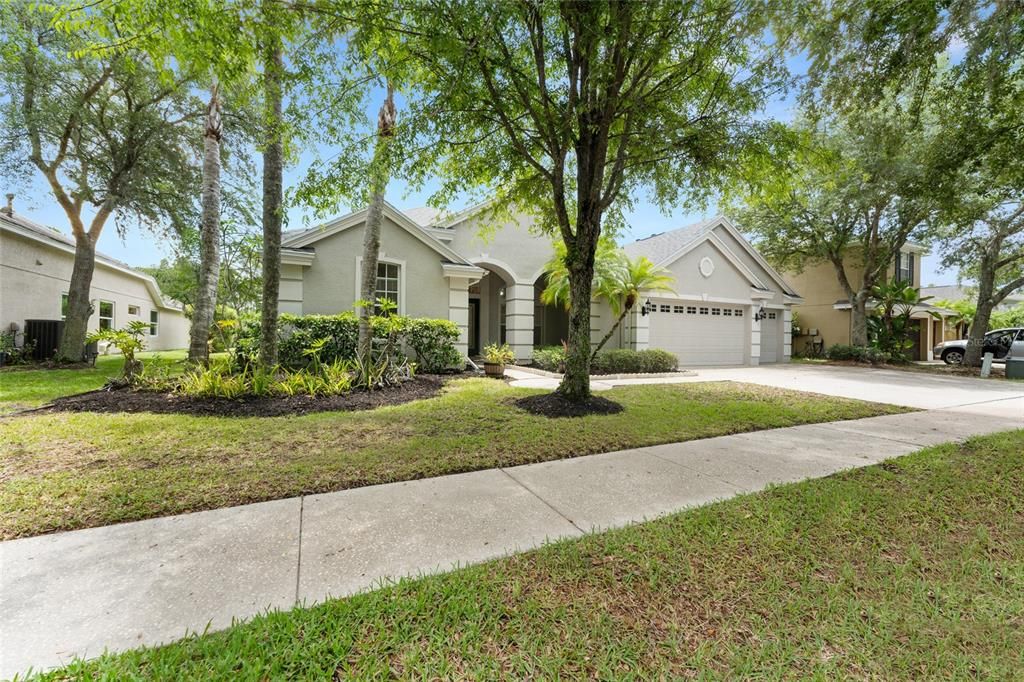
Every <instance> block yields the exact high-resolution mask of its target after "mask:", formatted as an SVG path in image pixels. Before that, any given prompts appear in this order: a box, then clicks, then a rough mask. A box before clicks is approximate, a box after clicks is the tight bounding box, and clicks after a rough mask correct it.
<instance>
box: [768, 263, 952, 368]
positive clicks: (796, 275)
mask: <svg viewBox="0 0 1024 682" xmlns="http://www.w3.org/2000/svg"><path fill="white" fill-rule="evenodd" d="M927 251H928V250H927V248H926V247H925V246H923V245H921V244H912V243H908V244H906V245H904V246H903V248H902V249H901V250H900V252H899V253H898V254H896V256H895V257H894V258H893V263H892V264H891V266H890V267H889V270H888V272H886V273H885V276H884V278H883V281H889V280H890V278H891V279H892V280H895V281H897V282H905V283H907V284H909V285H911V286H914V287H920V283H921V257H922V256H923V255H924V254H926V253H927ZM843 267H844V269H845V270H846V274H847V277H849V278H850V281H851V282H860V281H861V280H862V278H863V275H864V265H863V261H862V259H861V258H860V257H859V251H858V250H857V249H856V248H850V249H849V250H848V251H847V253H845V254H844V257H843ZM786 279H787V280H788V281H790V282H793V285H794V286H796V287H798V288H799V289H800V291H802V292H804V300H803V301H802V302H801V303H800V305H797V306H796V307H795V308H794V310H795V312H796V314H797V320H798V326H799V328H800V333H799V334H798V335H797V336H796V337H795V338H794V344H795V345H796V348H797V352H798V353H811V352H812V351H813V350H814V349H815V348H817V349H819V350H820V349H822V348H829V347H831V346H834V345H836V344H849V343H850V338H851V329H852V324H853V316H852V315H851V314H850V310H851V307H852V306H851V304H850V301H849V299H848V297H847V295H846V292H845V291H844V290H843V288H842V286H841V285H840V284H839V279H838V278H837V276H836V271H835V268H834V267H833V266H832V264H831V263H827V262H825V263H814V264H811V265H808V266H807V267H805V268H804V269H803V270H801V271H799V272H787V273H786ZM921 293H922V294H924V290H921ZM872 307H873V304H869V306H868V308H869V309H870V308H872ZM910 317H911V328H912V337H911V341H912V342H913V344H914V345H913V347H912V348H911V349H910V353H909V354H910V358H911V359H912V360H932V359H934V358H933V357H932V348H933V347H934V346H935V344H936V343H938V342H939V341H942V340H944V339H945V338H946V336H947V334H946V331H947V329H950V328H952V327H953V326H954V325H955V322H954V318H956V317H957V314H956V313H955V312H954V311H952V310H945V309H943V308H939V307H937V306H934V305H931V304H930V303H928V302H927V301H926V302H925V303H922V304H921V305H917V306H914V308H913V309H912V310H911V314H910Z"/></svg>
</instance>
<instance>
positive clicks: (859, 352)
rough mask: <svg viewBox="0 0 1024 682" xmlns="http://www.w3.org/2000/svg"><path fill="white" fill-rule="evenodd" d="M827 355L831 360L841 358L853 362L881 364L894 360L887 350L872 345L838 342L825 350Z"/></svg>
mask: <svg viewBox="0 0 1024 682" xmlns="http://www.w3.org/2000/svg"><path fill="white" fill-rule="evenodd" d="M825 357H826V358H828V359H829V360H841V361H852V362H863V363H866V364H871V365H880V364H885V363H888V362H892V356H891V355H890V354H889V353H886V352H885V351H881V350H879V349H877V348H873V347H870V346H848V345H846V344H841V343H837V344H836V345H834V346H830V347H829V349H828V350H827V351H825Z"/></svg>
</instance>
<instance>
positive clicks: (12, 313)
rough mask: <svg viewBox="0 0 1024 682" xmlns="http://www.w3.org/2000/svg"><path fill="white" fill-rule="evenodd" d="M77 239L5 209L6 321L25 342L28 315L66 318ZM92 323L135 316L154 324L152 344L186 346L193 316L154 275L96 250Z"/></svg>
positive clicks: (0, 252)
mask: <svg viewBox="0 0 1024 682" xmlns="http://www.w3.org/2000/svg"><path fill="white" fill-rule="evenodd" d="M74 257H75V243H74V241H73V240H72V239H71V238H70V237H67V236H65V235H64V234H62V233H60V232H58V231H57V230H55V229H53V228H51V227H47V226H45V225H40V224H39V223H37V222H34V221H32V220H29V219H28V218H25V217H24V216H21V215H18V214H16V213H15V212H14V211H13V209H12V208H11V206H10V204H8V206H7V207H5V208H2V209H0V325H3V327H2V330H3V331H10V330H13V331H15V334H16V342H17V343H18V345H21V344H22V343H23V342H24V333H25V328H26V321H27V320H55V321H56V320H63V318H64V313H65V312H66V305H67V295H68V285H69V284H70V282H71V270H72V268H73V267H74ZM89 297H90V300H91V301H92V304H93V314H92V317H91V318H90V319H89V329H90V330H96V329H101V328H108V327H109V328H114V329H119V328H121V327H123V326H124V325H126V324H128V322H130V321H132V320H142V321H143V322H146V323H148V324H149V333H148V335H147V336H146V339H145V342H146V349H147V350H170V349H176V348H186V347H188V342H189V321H188V318H187V317H185V314H184V312H183V311H182V306H181V304H180V303H178V302H177V301H173V300H171V299H169V298H167V297H166V296H164V295H163V294H162V293H161V292H160V287H159V286H158V285H157V283H156V280H154V279H153V278H152V277H150V276H149V275H147V274H145V273H143V272H139V271H138V270H135V269H133V268H131V267H130V266H128V265H126V264H124V263H122V262H120V261H118V260H115V259H113V258H111V257H110V256H106V255H104V254H102V253H98V252H97V254H96V270H95V272H94V274H93V279H92V289H91V290H90V292H89Z"/></svg>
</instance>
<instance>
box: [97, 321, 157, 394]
mask: <svg viewBox="0 0 1024 682" xmlns="http://www.w3.org/2000/svg"><path fill="white" fill-rule="evenodd" d="M147 332H149V324H148V323H146V322H143V321H142V320H134V321H132V322H129V323H128V324H127V325H125V326H124V327H122V328H121V329H98V330H96V331H94V332H91V333H89V334H87V335H86V337H85V340H86V342H87V343H95V342H97V341H106V342H107V343H109V344H110V345H111V346H113V347H114V348H117V349H118V350H119V351H121V355H122V356H123V357H124V366H123V367H122V368H121V379H122V381H124V382H125V383H127V384H131V383H133V382H134V381H135V378H136V376H137V375H138V374H139V372H141V371H142V362H141V361H139V360H136V359H135V353H136V351H140V350H142V349H143V348H145V347H146V342H145V335H146V333H147Z"/></svg>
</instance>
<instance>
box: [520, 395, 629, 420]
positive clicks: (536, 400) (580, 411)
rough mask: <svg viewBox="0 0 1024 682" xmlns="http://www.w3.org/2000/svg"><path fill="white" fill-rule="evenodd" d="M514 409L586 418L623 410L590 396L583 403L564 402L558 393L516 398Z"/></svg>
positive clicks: (620, 406) (598, 397) (620, 407)
mask: <svg viewBox="0 0 1024 682" xmlns="http://www.w3.org/2000/svg"><path fill="white" fill-rule="evenodd" d="M512 402H513V404H514V405H515V406H516V407H519V408H522V409H524V410H526V411H527V412H529V413H530V414H538V415H540V416H542V417H586V416H587V415H591V414H618V413H619V412H622V411H623V410H624V409H625V408H624V407H622V405H620V404H619V403H617V402H614V401H612V400H608V399H607V398H602V397H600V396H591V398H590V400H589V401H587V402H585V403H574V402H570V401H568V400H566V399H565V398H563V397H562V396H561V395H559V394H558V393H542V394H541V395H531V396H527V397H526V398H518V399H516V400H513V401H512Z"/></svg>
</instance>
